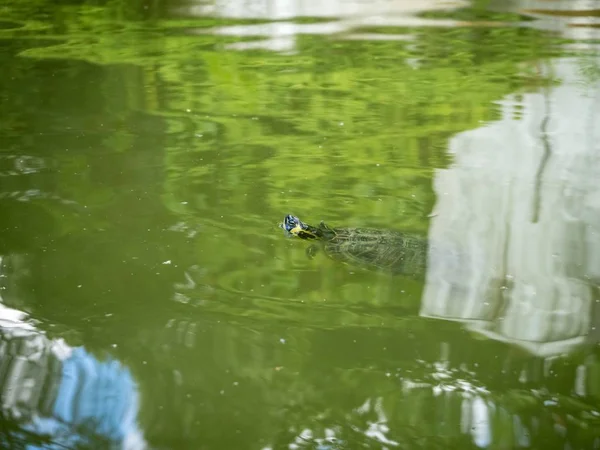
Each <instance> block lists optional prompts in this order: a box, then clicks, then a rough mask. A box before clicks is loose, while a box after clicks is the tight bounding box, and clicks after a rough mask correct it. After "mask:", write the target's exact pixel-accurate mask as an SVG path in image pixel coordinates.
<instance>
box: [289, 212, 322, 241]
mask: <svg viewBox="0 0 600 450" xmlns="http://www.w3.org/2000/svg"><path fill="white" fill-rule="evenodd" d="M279 226H280V227H281V228H283V229H284V230H285V231H286V232H288V233H290V234H292V235H294V236H297V237H299V238H300V239H318V238H319V237H320V235H319V230H318V229H317V228H315V227H311V226H310V225H308V224H305V223H304V222H302V221H301V220H300V219H298V218H297V217H296V216H292V215H291V214H288V215H287V216H285V218H284V219H283V223H281V224H280V225H279Z"/></svg>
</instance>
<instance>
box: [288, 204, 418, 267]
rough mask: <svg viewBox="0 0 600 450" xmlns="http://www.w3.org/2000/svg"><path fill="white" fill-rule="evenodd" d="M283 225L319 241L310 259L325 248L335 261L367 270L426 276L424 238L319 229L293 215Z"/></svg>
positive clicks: (388, 232)
mask: <svg viewBox="0 0 600 450" xmlns="http://www.w3.org/2000/svg"><path fill="white" fill-rule="evenodd" d="M279 226H280V227H281V228H283V229H284V230H285V232H286V233H287V234H288V235H292V236H296V237H298V238H300V239H303V240H308V241H315V244H313V245H311V246H310V247H308V248H307V250H306V252H307V255H308V256H309V258H312V257H314V256H315V254H316V253H317V252H318V251H319V250H320V249H322V250H323V251H324V252H325V254H326V255H327V256H329V257H330V258H331V259H333V260H336V261H341V262H344V263H349V264H352V265H357V266H361V267H363V268H366V269H378V270H382V271H385V272H391V273H393V274H404V275H409V276H413V277H422V276H424V273H425V269H426V264H427V251H428V242H427V239H425V238H423V237H422V236H419V235H416V234H410V233H403V232H400V231H396V230H386V229H377V228H331V227H330V226H328V225H327V224H325V222H321V223H320V224H319V226H316V227H315V226H312V225H309V224H307V223H304V222H302V221H301V220H300V219H299V218H298V217H296V216H294V215H292V214H288V215H286V216H285V218H284V219H283V222H282V223H281V224H280V225H279Z"/></svg>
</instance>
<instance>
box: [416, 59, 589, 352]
mask: <svg viewBox="0 0 600 450" xmlns="http://www.w3.org/2000/svg"><path fill="white" fill-rule="evenodd" d="M579 69H580V68H579V66H578V61H577V60H575V59H571V60H570V59H562V60H557V61H555V62H554V63H553V65H552V67H551V68H550V70H551V71H552V74H553V75H554V76H555V77H557V78H559V79H561V80H562V82H561V84H560V86H556V87H553V88H551V89H547V90H546V91H544V92H539V93H531V94H525V95H523V96H522V97H521V98H519V97H517V96H510V97H507V98H505V99H503V100H502V101H501V102H499V105H498V107H499V108H500V110H501V112H502V118H501V119H500V120H498V121H496V122H493V123H490V124H488V125H485V126H482V127H481V128H478V129H475V130H470V131H466V132H464V133H461V134H459V135H457V136H455V137H454V138H453V139H452V140H451V141H450V145H449V150H450V153H451V154H452V155H453V157H454V163H453V164H452V166H451V167H450V168H449V169H447V170H440V171H438V172H437V175H436V177H435V191H436V193H437V197H438V202H437V205H436V209H435V213H436V216H435V217H434V218H433V219H432V224H431V227H430V239H431V241H432V242H443V243H444V245H448V246H450V247H451V249H453V250H454V251H455V252H457V253H461V254H462V255H463V257H462V258H457V259H456V260H454V261H453V260H449V259H448V258H444V257H443V255H440V254H439V253H438V252H436V251H435V249H434V250H433V251H431V252H430V260H429V267H428V274H427V285H426V289H425V293H424V297H423V303H422V309H421V314H422V315H423V316H427V317H435V318H441V319H450V320H460V321H465V322H468V323H469V325H468V326H469V327H470V328H472V329H474V330H477V331H479V332H481V333H484V334H486V335H488V336H490V337H493V338H495V339H500V340H506V341H510V342H514V343H517V344H519V345H521V346H524V347H526V348H527V349H529V350H530V351H532V352H534V353H536V354H539V355H552V354H558V353H562V352H566V351H568V350H569V349H570V348H571V347H573V346H574V345H578V344H580V343H582V342H583V341H584V340H585V338H586V336H587V335H588V334H589V333H590V332H591V331H593V327H594V324H593V323H592V322H591V320H590V317H591V313H592V311H594V310H597V309H598V305H597V303H598V302H599V301H600V300H599V298H598V293H597V288H595V287H594V286H597V284H598V282H599V281H600V241H599V240H598V236H600V185H599V184H598V174H600V146H599V145H598V143H599V142H600V126H598V125H600V116H599V115H598V112H599V111H600V84H599V83H598V81H592V82H591V83H590V82H587V83H586V82H585V80H584V79H583V78H582V74H581V71H580V70H579Z"/></svg>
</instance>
